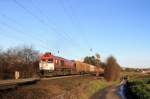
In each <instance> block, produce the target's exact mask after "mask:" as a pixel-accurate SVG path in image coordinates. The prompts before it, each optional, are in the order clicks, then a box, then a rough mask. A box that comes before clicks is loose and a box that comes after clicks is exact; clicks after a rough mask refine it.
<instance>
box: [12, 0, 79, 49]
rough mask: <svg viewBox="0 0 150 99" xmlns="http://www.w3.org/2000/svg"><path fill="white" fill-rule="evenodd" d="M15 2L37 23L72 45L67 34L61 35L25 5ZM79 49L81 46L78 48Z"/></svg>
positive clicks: (15, 0)
mask: <svg viewBox="0 0 150 99" xmlns="http://www.w3.org/2000/svg"><path fill="white" fill-rule="evenodd" d="M13 1H14V3H16V4H17V5H18V6H20V7H21V8H23V9H24V10H25V11H26V12H27V13H29V14H30V15H31V16H33V17H34V18H35V19H36V20H37V21H39V22H40V23H41V24H43V25H44V26H46V27H47V28H48V29H51V30H53V31H54V32H55V33H56V34H57V35H58V37H60V36H61V37H63V39H65V40H66V41H69V42H68V43H72V39H68V37H66V34H65V33H63V32H61V33H63V34H65V36H64V35H62V34H61V33H59V32H58V31H57V30H56V28H54V27H51V26H49V24H48V23H47V22H46V21H44V20H42V19H41V18H40V17H38V16H37V15H35V14H33V13H32V12H31V11H30V10H29V9H27V8H26V7H25V6H24V5H22V4H21V3H19V2H18V1H17V0H13ZM72 44H74V43H72ZM78 47H79V46H78Z"/></svg>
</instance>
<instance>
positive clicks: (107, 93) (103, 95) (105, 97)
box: [91, 86, 121, 99]
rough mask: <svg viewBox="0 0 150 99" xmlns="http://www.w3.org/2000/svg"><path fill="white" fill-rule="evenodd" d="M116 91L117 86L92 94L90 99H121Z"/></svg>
mask: <svg viewBox="0 0 150 99" xmlns="http://www.w3.org/2000/svg"><path fill="white" fill-rule="evenodd" d="M118 89H119V87H117V86H109V87H107V88H105V89H103V90H101V91H99V92H97V93H96V94H94V95H93V96H92V97H91V99H121V97H120V95H119V94H118Z"/></svg>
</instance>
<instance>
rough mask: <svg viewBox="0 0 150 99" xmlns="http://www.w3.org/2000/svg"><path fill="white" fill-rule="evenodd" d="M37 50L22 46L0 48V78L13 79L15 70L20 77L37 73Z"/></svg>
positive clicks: (27, 76)
mask: <svg viewBox="0 0 150 99" xmlns="http://www.w3.org/2000/svg"><path fill="white" fill-rule="evenodd" d="M38 63H39V52H38V51H36V50H34V49H33V47H29V46H22V47H15V48H9V49H7V50H4V51H3V50H0V79H13V78H14V77H15V76H14V75H15V71H19V73H20V78H29V77H33V76H37V75H38V72H39V71H38Z"/></svg>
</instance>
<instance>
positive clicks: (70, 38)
mask: <svg viewBox="0 0 150 99" xmlns="http://www.w3.org/2000/svg"><path fill="white" fill-rule="evenodd" d="M31 3H32V5H33V6H34V7H35V8H36V9H37V10H38V12H39V13H40V14H41V15H43V16H44V17H45V19H46V20H47V21H48V20H49V18H48V16H47V15H46V14H44V12H43V11H42V10H41V9H40V8H39V7H38V6H36V5H35V4H34V3H33V0H31ZM51 24H52V25H53V26H54V27H55V28H56V27H57V26H56V24H55V23H54V22H53V23H52V22H51ZM57 30H58V29H57ZM61 33H63V34H64V36H66V37H67V38H69V41H71V42H73V43H74V44H77V45H78V46H80V47H81V45H80V44H78V43H77V42H75V41H73V38H72V36H70V35H69V34H68V33H66V32H64V31H63V30H61Z"/></svg>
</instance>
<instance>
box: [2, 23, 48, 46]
mask: <svg viewBox="0 0 150 99" xmlns="http://www.w3.org/2000/svg"><path fill="white" fill-rule="evenodd" d="M0 24H1V25H3V26H5V27H7V28H9V29H11V30H13V31H15V32H16V33H18V34H20V33H21V34H22V35H24V36H25V37H27V38H30V39H33V37H30V36H27V35H26V34H25V33H24V32H22V31H20V30H18V29H17V28H15V27H12V26H10V25H9V24H7V23H5V22H0ZM39 45H40V46H42V47H44V48H46V49H47V46H44V44H42V43H41V42H39Z"/></svg>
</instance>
